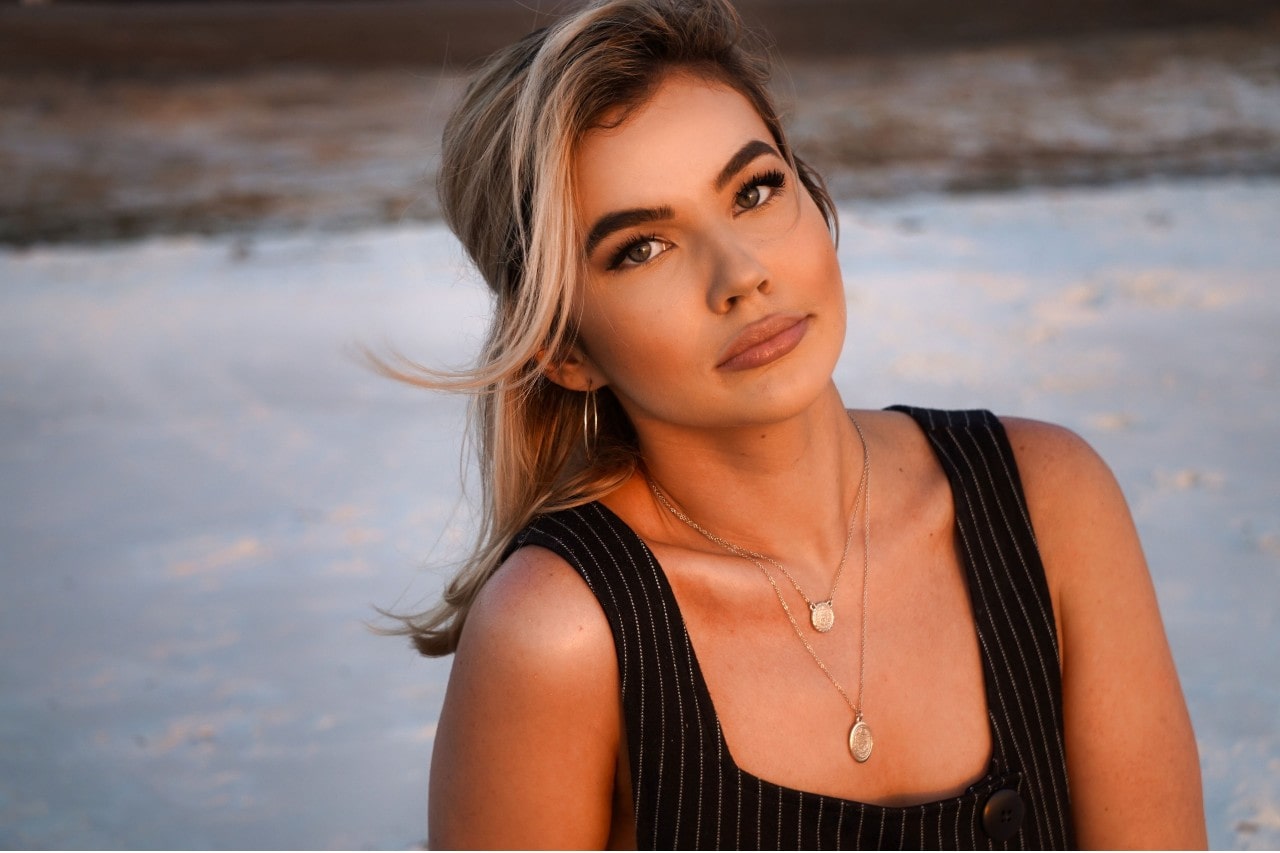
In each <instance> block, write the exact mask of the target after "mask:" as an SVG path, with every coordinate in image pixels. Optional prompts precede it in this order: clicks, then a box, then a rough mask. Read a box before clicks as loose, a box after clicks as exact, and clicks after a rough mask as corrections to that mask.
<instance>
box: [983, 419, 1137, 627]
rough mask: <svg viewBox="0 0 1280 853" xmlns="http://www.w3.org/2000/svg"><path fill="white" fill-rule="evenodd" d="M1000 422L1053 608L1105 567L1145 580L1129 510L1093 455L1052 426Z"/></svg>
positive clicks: (1074, 437)
mask: <svg viewBox="0 0 1280 853" xmlns="http://www.w3.org/2000/svg"><path fill="white" fill-rule="evenodd" d="M1000 422H1001V424H1003V426H1004V428H1005V433H1006V434H1007V435H1008V438H1009V445H1010V447H1011V448H1012V449H1013V455H1014V460H1015V461H1016V463H1017V466H1018V476H1019V479H1020V480H1021V481H1022V489H1023V493H1024V494H1025V495H1026V500H1027V511H1028V512H1029V513H1030V515H1031V523H1032V527H1033V528H1034V529H1035V533H1036V539H1037V542H1038V544H1039V547H1040V555H1041V559H1042V561H1043V563H1044V567H1045V574H1046V576H1047V578H1048V581H1049V585H1050V588H1051V590H1052V591H1053V593H1054V599H1055V602H1056V603H1058V604H1059V605H1060V606H1065V607H1069V606H1070V604H1071V601H1072V595H1071V590H1072V589H1073V588H1079V586H1080V585H1082V584H1093V583H1096V582H1097V581H1098V580H1099V578H1097V577H1096V576H1093V575H1095V573H1096V572H1099V571H1104V570H1106V569H1107V568H1108V567H1111V569H1112V571H1115V570H1117V569H1118V567H1120V566H1124V567H1126V568H1127V569H1128V571H1129V572H1130V573H1133V574H1137V575H1139V576H1140V577H1141V578H1143V579H1144V578H1145V574H1146V572H1145V563H1144V562H1143V560H1142V555H1141V549H1140V546H1139V544H1138V537H1137V532H1136V530H1135V529H1134V525H1133V520H1132V517H1131V516H1130V513H1129V507H1128V504H1127V503H1126V502H1125V498H1124V494H1123V492H1122V491H1121V489H1120V485H1119V483H1117V481H1116V478H1115V476H1114V475H1113V474H1112V472H1111V469H1110V468H1109V467H1108V466H1107V463H1106V462H1104V461H1103V459H1102V457H1101V456H1099V455H1098V453H1097V451H1095V450H1094V449H1093V448H1092V447H1091V446H1090V445H1089V444H1088V442H1086V441H1085V440H1084V439H1083V438H1081V437H1080V436H1079V435H1077V434H1076V433H1074V432H1072V431H1071V430H1069V429H1067V428H1066V427H1062V426H1058V425H1056V424H1051V423H1045V422H1043V421H1036V420H1030V419H1026V418H1013V417H1002V418H1000ZM1138 567H1141V568H1140V569H1139V568H1138ZM1122 571H1123V570H1122Z"/></svg>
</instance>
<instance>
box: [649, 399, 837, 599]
mask: <svg viewBox="0 0 1280 853" xmlns="http://www.w3.org/2000/svg"><path fill="white" fill-rule="evenodd" d="M638 432H639V433H640V439H641V449H642V453H643V456H644V460H645V466H646V469H647V471H648V474H649V475H650V476H651V477H652V478H653V479H654V480H656V481H657V483H658V484H660V486H661V488H662V490H663V491H664V492H665V493H666V495H667V497H668V499H669V500H670V501H671V502H672V503H673V504H675V505H676V506H678V507H679V508H680V509H681V510H682V511H683V512H684V513H685V514H686V515H688V516H689V518H691V519H692V520H694V521H695V522H697V523H698V524H699V525H700V526H701V527H703V528H706V529H707V530H709V531H711V532H712V533H714V534H716V535H717V536H719V537H720V538H722V539H724V540H727V541H728V542H731V543H733V544H734V545H736V546H739V547H741V548H745V549H748V550H751V551H758V552H759V553H761V554H765V555H769V556H772V557H774V558H776V559H778V560H779V561H781V562H784V563H785V564H786V565H787V566H788V568H789V569H792V570H793V572H794V573H795V574H797V576H801V575H809V576H811V578H812V580H813V581H814V582H815V583H819V584H821V583H822V582H829V581H830V574H831V572H832V570H833V567H834V566H835V565H836V564H837V563H838V561H839V559H840V555H841V552H842V551H843V549H844V545H845V541H846V538H847V533H848V529H849V522H850V516H851V514H852V512H853V508H854V501H855V495H856V492H857V488H858V482H859V479H860V478H861V476H862V444H861V442H860V440H859V438H858V435H857V433H856V431H855V430H854V427H853V425H852V423H851V421H850V420H849V418H848V415H847V413H846V412H845V409H844V406H843V403H842V402H841V400H840V397H839V394H838V392H837V391H836V389H835V387H834V386H831V388H830V391H829V393H827V394H824V395H823V397H822V398H821V399H820V400H819V401H817V402H815V404H814V405H813V406H811V407H810V408H809V409H808V410H806V411H805V412H804V413H803V414H801V415H800V416H798V417H795V418H792V419H790V420H787V421H785V422H781V423H771V424H753V425H750V426H744V427H741V428H735V429H731V430H715V431H707V430H700V431H686V432H680V433H676V432H675V431H670V430H661V429H656V430H654V429H651V430H645V429H640V428H638ZM643 491H644V495H645V497H641V496H639V493H638V492H637V493H636V494H637V499H638V500H647V501H648V502H649V503H650V504H651V507H650V510H649V511H648V512H647V513H646V515H647V518H648V519H649V520H650V521H651V528H650V533H651V534H652V533H656V534H657V537H658V538H660V539H662V540H663V541H666V542H669V543H672V544H678V545H682V546H686V547H692V548H703V549H705V548H708V547H710V548H715V547H716V546H715V545H711V544H710V543H709V542H707V541H706V540H705V539H703V538H702V537H701V536H700V535H699V534H697V533H696V532H695V531H693V530H691V529H690V528H689V527H687V526H686V525H685V524H683V523H682V522H680V521H679V520H678V519H677V518H675V517H674V516H673V515H672V514H671V513H669V512H667V511H666V510H665V508H663V507H662V506H661V505H660V504H659V503H658V502H656V501H654V500H653V499H652V497H651V496H649V495H648V489H647V487H646V488H644V490H643Z"/></svg>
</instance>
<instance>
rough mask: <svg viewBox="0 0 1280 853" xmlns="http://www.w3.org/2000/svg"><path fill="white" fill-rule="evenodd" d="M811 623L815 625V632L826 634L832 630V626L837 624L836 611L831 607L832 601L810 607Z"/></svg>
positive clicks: (821, 602)
mask: <svg viewBox="0 0 1280 853" xmlns="http://www.w3.org/2000/svg"><path fill="white" fill-rule="evenodd" d="M809 621H810V622H812V623H813V630H815V631H817V632H818V633H819V634H825V633H827V632H828V631H830V630H831V626H832V625H834V624H836V611H835V608H833V607H832V606H831V602H830V601H819V602H817V603H816V604H810V605H809Z"/></svg>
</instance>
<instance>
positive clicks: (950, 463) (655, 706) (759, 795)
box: [513, 407, 1075, 850]
mask: <svg viewBox="0 0 1280 853" xmlns="http://www.w3.org/2000/svg"><path fill="white" fill-rule="evenodd" d="M895 408H898V409H899V410H900V411H904V412H907V413H908V414H910V415H911V416H912V417H914V418H915V419H916V421H917V422H918V423H919V424H920V426H921V428H922V429H923V430H924V431H925V433H926V435H927V436H928V438H929V441H930V443H931V444H932V446H933V449H934V451H935V452H936V453H937V456H938V460H939V462H940V463H941V465H942V467H943V469H944V470H945V471H946V473H947V477H948V478H949V479H950V482H951V488H952V493H953V496H954V499H955V508H956V527H957V541H958V542H959V546H960V549H961V552H962V556H963V563H964V568H965V571H966V576H967V580H968V587H969V597H970V600H971V602H972V605H973V616H974V623H975V625H976V628H977V634H978V640H979V647H980V651H981V657H982V667H983V672H984V674H985V679H986V695H987V711H988V715H989V717H990V721H991V735H992V737H991V741H992V756H991V765H990V768H989V772H988V774H987V775H986V776H985V777H984V778H983V779H982V780H980V781H979V782H977V783H976V784H975V785H973V786H972V787H971V788H969V789H968V790H967V791H966V792H965V793H964V794H962V795H960V796H958V797H953V798H950V799H946V800H940V801H937V802H931V803H924V804H921V805H916V806H908V807H902V808H897V807H887V806H876V805H868V804H865V803H858V802H854V801H851V800H843V799H840V798H837V797H830V796H822V795H819V794H811V793H806V792H804V791H798V790H795V789H792V788H784V787H782V786H779V785H775V784H772V783H770V782H767V781H765V780H763V779H760V778H758V777H756V776H753V775H751V774H750V773H747V772H745V771H743V770H741V769H740V768H739V767H738V766H737V765H736V764H734V762H733V760H732V757H731V756H730V755H729V752H728V750H727V748H726V747H725V741H724V738H723V736H722V734H721V731H720V725H719V720H718V719H717V717H716V709H715V707H714V705H713V704H712V702H711V697H710V694H709V693H708V691H707V685H706V682H705V681H703V677H702V672H701V670H700V669H699V666H698V660H697V657H696V656H695V654H694V650H693V647H692V646H691V645H690V643H689V636H688V634H687V633H686V631H685V625H684V621H683V619H682V618H681V615H680V608H679V606H678V605H677V604H676V600H675V597H674V595H673V594H672V591H671V586H670V584H669V583H668V582H667V578H666V576H665V575H664V574H663V571H662V568H661V567H660V566H659V565H658V563H657V561H656V560H655V559H654V556H653V554H652V553H651V552H650V551H649V549H648V547H647V546H646V545H645V544H644V542H643V541H641V540H640V538H639V537H638V536H636V534H635V533H634V532H632V530H631V529H630V528H629V527H627V525H626V524H624V523H623V522H622V520H621V519H619V518H618V517H617V516H615V515H614V514H613V513H612V512H610V511H609V510H608V509H607V508H606V507H604V506H603V505H602V504H599V503H591V504H587V505H585V506H580V507H577V508H575V509H571V510H566V511H564V512H559V513H555V514H553V515H548V516H544V517H542V518H539V519H537V520H536V521H535V522H534V523H533V524H531V525H530V526H529V527H528V528H526V529H525V530H524V531H523V532H522V533H521V534H520V535H519V536H518V537H517V539H516V541H515V542H514V543H513V548H514V547H519V546H521V545H540V546H542V547H544V548H548V549H550V550H552V551H554V552H556V553H557V554H559V555H560V556H562V557H563V558H564V559H565V560H567V561H568V562H569V563H570V564H571V565H572V566H573V567H574V568H575V569H577V571H578V572H579V573H580V574H581V575H582V577H583V578H584V579H585V580H586V582H587V585H588V586H589V587H590V588H591V590H592V592H594V593H595V596H596V598H597V599H599V601H600V605H601V607H602V608H603V609H604V612H605V614H606V616H607V617H608V620H609V625H610V627H611V629H612V631H613V639H614V645H615V647H616V650H617V655H618V669H619V674H620V678H621V688H622V703H623V708H624V713H625V720H626V729H627V743H628V746H629V749H630V757H631V774H632V790H633V791H634V795H635V803H634V806H635V815H636V843H637V845H638V846H639V847H641V848H647V847H652V848H666V849H672V848H681V849H696V848H726V847H732V848H755V849H763V848H769V849H783V848H791V849H796V848H799V849H813V850H820V849H824V848H876V849H884V848H889V849H899V850H903V849H907V850H913V849H926V848H928V849H937V848H942V849H962V848H969V849H972V848H984V849H1010V848H1038V849H1062V848H1073V847H1074V846H1075V835H1074V832H1073V830H1072V824H1071V811H1070V800H1069V798H1068V793H1067V778H1066V759H1065V756H1064V750H1063V743H1062V688H1061V680H1060V676H1059V664H1058V647H1057V637H1056V634H1055V630H1054V620H1053V611H1052V608H1051V606H1050V602H1049V593H1048V587H1047V585H1046V582H1045V577H1044V569H1043V567H1042V565H1041V563H1040V556H1039V552H1038V551H1037V550H1036V542H1035V536H1034V534H1033V532H1032V530H1031V523H1030V520H1029V518H1028V515H1027V509H1026V501H1025V499H1024V497H1023V494H1022V486H1021V483H1020V481H1019V479H1018V475H1017V472H1016V469H1015V466H1014V460H1013V454H1012V451H1011V449H1010V447H1009V443H1008V439H1007V438H1006V436H1005V433H1004V428H1003V427H1002V426H1001V425H1000V422H999V421H998V420H997V419H996V418H995V417H994V416H993V415H992V414H991V413H989V412H984V411H971V412H939V411H929V410H923V409H909V408H905V407H895Z"/></svg>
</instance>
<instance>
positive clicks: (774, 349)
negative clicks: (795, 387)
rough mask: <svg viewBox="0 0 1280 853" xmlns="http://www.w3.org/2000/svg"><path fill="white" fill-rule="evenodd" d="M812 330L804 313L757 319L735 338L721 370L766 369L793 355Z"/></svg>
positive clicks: (725, 349)
mask: <svg viewBox="0 0 1280 853" xmlns="http://www.w3.org/2000/svg"><path fill="white" fill-rule="evenodd" d="M808 331H809V318H808V317H807V316H805V315H803V314H773V315H771V316H769V317H765V318H764V319H763V320H757V321H756V322H754V323H752V324H751V325H749V326H747V327H746V328H745V329H743V330H742V331H741V332H739V333H738V334H737V336H736V337H734V339H733V340H731V341H730V342H729V344H728V346H726V347H725V348H724V351H723V352H722V353H721V355H720V360H719V361H718V362H717V363H716V368H717V369H719V370H750V369H751V368H753V367H762V366H764V365H766V364H770V363H772V362H774V361H777V360H778V359H780V358H782V357H783V356H784V355H786V354H787V353H789V352H791V351H792V350H793V349H795V348H796V347H797V346H799V344H800V341H802V340H803V339H804V336H805V334H806V333H807V332H808Z"/></svg>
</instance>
